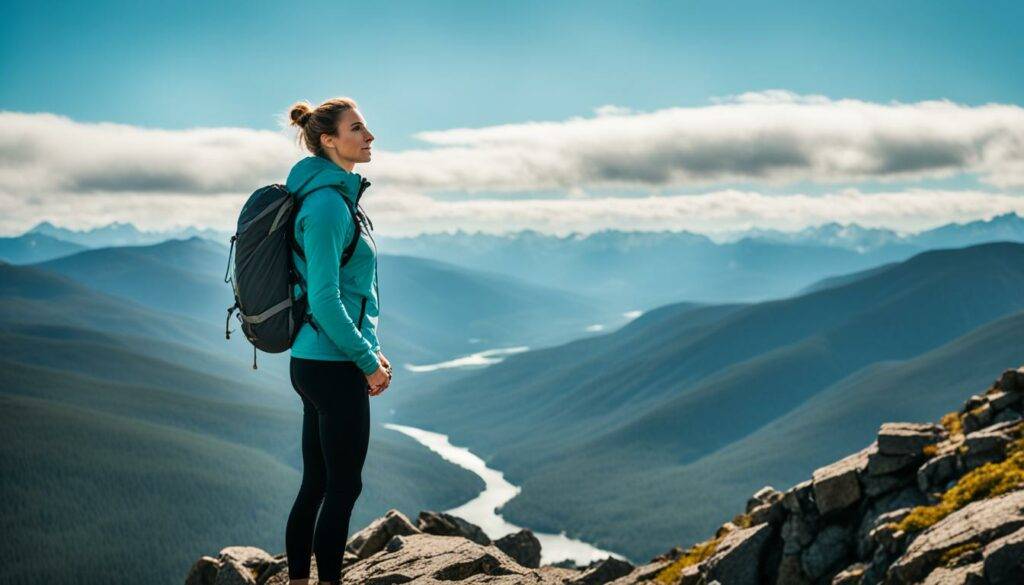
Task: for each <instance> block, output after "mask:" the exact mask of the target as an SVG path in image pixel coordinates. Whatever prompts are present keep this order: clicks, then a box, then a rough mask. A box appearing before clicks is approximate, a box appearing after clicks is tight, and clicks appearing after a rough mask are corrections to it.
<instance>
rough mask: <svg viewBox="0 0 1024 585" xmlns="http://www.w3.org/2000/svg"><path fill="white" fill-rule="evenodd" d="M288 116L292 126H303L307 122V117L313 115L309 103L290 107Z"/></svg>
mask: <svg viewBox="0 0 1024 585" xmlns="http://www.w3.org/2000/svg"><path fill="white" fill-rule="evenodd" d="M288 115H289V117H290V118H291V120H292V124H293V125H295V126H300V127H301V126H305V125H306V122H309V117H310V116H312V115H313V107H312V106H311V105H310V104H309V102H298V103H296V104H295V105H294V106H292V108H291V110H290V111H289V113H288Z"/></svg>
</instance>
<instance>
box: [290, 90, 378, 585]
mask: <svg viewBox="0 0 1024 585" xmlns="http://www.w3.org/2000/svg"><path fill="white" fill-rule="evenodd" d="M288 113H289V117H290V119H291V121H292V124H293V125H295V126H298V127H299V128H300V132H299V138H300V139H301V141H302V142H303V144H304V145H305V147H306V149H308V150H309V151H310V152H311V153H313V155H314V156H308V157H306V158H304V159H302V160H300V161H299V162H298V163H296V164H295V166H294V167H292V170H291V173H289V174H288V180H287V187H288V190H289V191H290V192H292V193H293V194H295V196H296V197H298V198H300V199H301V200H302V207H301V209H300V211H299V214H298V215H297V216H296V219H295V227H294V230H295V241H296V243H297V245H298V246H299V247H300V248H301V249H302V251H303V253H304V254H303V255H304V256H305V259H303V258H302V257H301V256H300V255H299V254H294V253H293V256H294V257H293V259H294V261H295V266H296V269H297V270H298V272H299V273H300V274H301V276H302V277H303V278H304V280H305V283H306V289H307V294H308V298H309V308H310V314H311V318H310V319H307V322H306V323H304V324H303V325H302V327H301V328H300V330H299V333H298V335H297V336H296V338H295V341H294V342H293V343H292V348H291V379H292V386H293V387H294V388H295V391H296V392H297V393H298V394H299V397H300V398H301V399H302V406H303V419H302V464H303V468H302V486H301V487H300V488H299V494H298V496H297V497H296V498H295V503H294V505H293V506H292V510H291V514H290V515H289V516H288V526H287V530H286V532H285V549H286V552H287V554H288V577H289V579H290V581H291V583H293V584H306V583H308V582H309V572H310V554H311V552H314V553H315V554H316V561H317V568H318V574H319V577H320V583H341V560H342V555H343V553H344V548H345V542H346V540H347V539H348V529H349V518H350V517H351V514H352V507H353V506H354V505H355V502H356V499H357V498H358V497H359V493H360V492H361V491H362V477H361V475H362V469H363V462H364V460H365V459H366V449H367V445H368V443H369V438H370V405H369V396H376V395H378V394H380V393H381V392H383V391H384V389H385V388H387V387H388V385H389V384H390V383H391V364H390V363H389V362H388V360H387V358H385V357H384V354H383V353H381V351H380V344H379V343H378V341H377V335H376V329H377V320H378V315H379V310H378V304H377V302H378V297H377V270H376V258H377V250H376V246H375V245H373V241H372V238H370V237H369V234H368V233H367V230H366V229H365V228H364V229H363V230H362V232H363V233H362V235H361V236H360V240H359V242H358V243H357V244H356V248H355V251H354V252H353V253H352V257H351V258H350V259H349V261H348V263H347V264H345V266H344V267H341V257H342V253H343V251H344V250H345V248H346V247H347V246H348V245H349V242H350V241H351V240H352V238H353V236H354V235H355V228H356V225H355V221H354V220H353V217H352V212H351V211H350V208H349V206H348V205H351V208H352V209H356V205H357V203H358V202H359V198H360V197H361V196H362V194H363V191H364V190H365V189H366V187H367V186H368V185H369V183H368V182H365V181H364V180H363V178H362V177H361V176H360V175H358V174H357V173H354V172H352V169H353V168H354V167H355V165H356V164H357V163H364V162H369V160H370V143H371V142H372V141H373V134H371V133H370V131H369V129H367V127H366V120H364V119H363V116H362V115H361V114H360V113H359V110H358V108H357V106H356V103H355V102H354V101H353V100H351V99H348V98H335V99H331V100H327V101H326V102H324V103H322V104H320V105H319V106H318V107H316V108H315V109H314V108H313V107H312V106H311V105H310V104H309V103H306V102H300V103H297V104H295V105H294V106H292V107H291V109H290V111H289V112H288ZM343 197H344V199H343ZM346 199H347V200H348V205H346V201H345V200H346ZM360 221H361V219H360ZM296 290H297V293H298V292H299V291H301V289H296ZM310 321H312V322H310ZM321 501H322V503H321ZM318 511H319V520H317V512H318ZM314 523H315V526H316V529H315V531H314V528H313V527H314Z"/></svg>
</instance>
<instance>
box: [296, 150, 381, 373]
mask: <svg viewBox="0 0 1024 585" xmlns="http://www.w3.org/2000/svg"><path fill="white" fill-rule="evenodd" d="M362 182H363V178H362V177H361V176H360V175H359V174H358V173H351V172H348V171H346V170H345V169H343V168H341V167H339V166H338V165H336V164H334V162H333V161H331V160H330V159H327V158H324V157H319V156H308V157H306V158H304V159H302V160H300V161H299V162H297V163H295V166H293V167H292V170H291V172H290V173H288V180H287V181H286V184H285V186H286V187H287V188H288V191H290V192H291V193H293V194H294V195H295V196H296V197H297V198H299V199H301V201H302V207H301V209H300V210H299V214H298V215H297V216H296V218H295V226H294V230H295V241H296V242H298V244H299V246H301V247H302V251H303V252H304V253H305V255H306V260H305V261H303V260H302V258H300V257H299V256H298V254H296V253H295V252H294V251H293V252H292V260H293V261H294V263H295V267H296V269H297V270H298V272H299V274H300V275H301V276H302V277H303V279H305V281H306V288H307V294H308V295H309V309H310V313H311V314H312V316H313V321H314V322H315V324H316V325H317V329H319V331H317V330H316V329H314V328H313V326H312V325H310V323H308V322H306V323H303V324H302V327H301V328H300V329H299V333H298V335H297V336H296V338H295V341H294V342H293V343H292V348H291V355H293V356H295V357H299V358H306V359H314V360H331V361H353V362H355V364H356V366H358V367H359V369H360V370H362V371H363V372H364V373H365V374H372V373H373V372H375V371H377V368H379V367H380V359H379V358H378V357H377V351H379V350H380V343H379V342H378V341H377V323H378V320H379V316H380V309H379V306H378V304H377V303H378V297H377V248H376V246H375V245H374V244H373V240H372V239H371V238H370V237H369V236H368V235H367V234H366V230H365V229H364V230H363V233H362V234H361V235H360V238H359V239H360V241H359V243H358V244H356V248H355V251H354V252H353V253H352V258H351V259H350V260H349V261H348V263H347V264H345V267H344V268H342V267H341V255H342V252H343V251H344V250H345V247H346V246H348V244H349V242H351V241H352V236H353V234H354V233H355V227H356V226H355V222H354V221H353V218H352V215H351V213H350V212H349V209H348V207H347V206H346V205H345V202H344V201H343V200H342V199H341V198H342V197H343V196H344V197H345V198H347V199H348V200H349V201H351V202H352V206H353V207H355V205H356V204H357V203H358V202H359V197H360V196H361V195H362V193H361V191H362V189H361V187H362ZM339 189H340V190H341V192H340V193H339ZM295 294H296V296H299V295H301V294H302V293H301V288H300V286H299V285H296V290H295Z"/></svg>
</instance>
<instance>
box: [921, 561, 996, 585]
mask: <svg viewBox="0 0 1024 585" xmlns="http://www.w3.org/2000/svg"><path fill="white" fill-rule="evenodd" d="M986 583H987V582H986V581H985V577H984V576H983V575H982V567H981V563H972V564H969V565H963V566H960V567H952V568H947V567H939V568H937V569H935V570H934V571H932V572H931V573H929V574H928V577H927V578H926V579H925V580H924V581H922V582H921V585H985V584H986Z"/></svg>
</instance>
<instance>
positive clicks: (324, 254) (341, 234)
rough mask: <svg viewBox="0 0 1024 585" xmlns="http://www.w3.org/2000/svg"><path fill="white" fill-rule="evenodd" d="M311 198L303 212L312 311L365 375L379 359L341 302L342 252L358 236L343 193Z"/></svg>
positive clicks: (372, 370) (304, 244) (307, 285)
mask: <svg viewBox="0 0 1024 585" xmlns="http://www.w3.org/2000/svg"><path fill="white" fill-rule="evenodd" d="M310 197H311V199H313V200H311V201H307V202H306V203H307V204H306V205H303V210H302V211H303V213H302V215H303V216H304V217H303V219H302V230H303V236H302V243H303V246H304V251H305V253H306V267H307V268H306V271H307V273H308V274H307V278H306V287H307V292H308V295H309V308H310V312H311V313H312V314H313V318H314V319H315V320H316V323H317V325H319V326H320V327H321V328H323V330H324V332H325V333H326V334H327V336H328V337H329V338H330V340H331V341H332V342H334V345H336V346H337V347H338V348H339V349H341V350H342V351H343V352H345V354H346V355H348V356H351V357H352V360H353V361H354V362H355V363H356V365H357V366H358V367H359V369H360V370H362V371H363V373H365V374H372V373H373V372H376V371H377V368H379V367H380V360H379V359H378V358H377V355H376V353H374V352H373V351H372V348H371V347H370V342H368V341H367V340H366V339H365V338H364V337H363V335H362V334H361V333H360V332H359V329H357V328H356V326H355V323H354V322H353V321H352V317H351V316H350V315H349V314H348V311H347V310H345V305H344V303H342V302H341V283H340V282H339V278H340V274H339V269H340V266H341V253H342V251H343V250H344V249H345V246H346V245H347V244H348V242H349V241H350V240H351V239H352V235H353V234H354V233H355V224H354V223H353V221H352V215H351V214H350V213H349V211H348V209H347V208H346V207H345V202H344V201H342V200H341V195H340V194H337V193H334V194H333V196H327V197H323V196H321V197H316V198H313V197H312V194H311V195H310ZM310 204H312V205H310Z"/></svg>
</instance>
